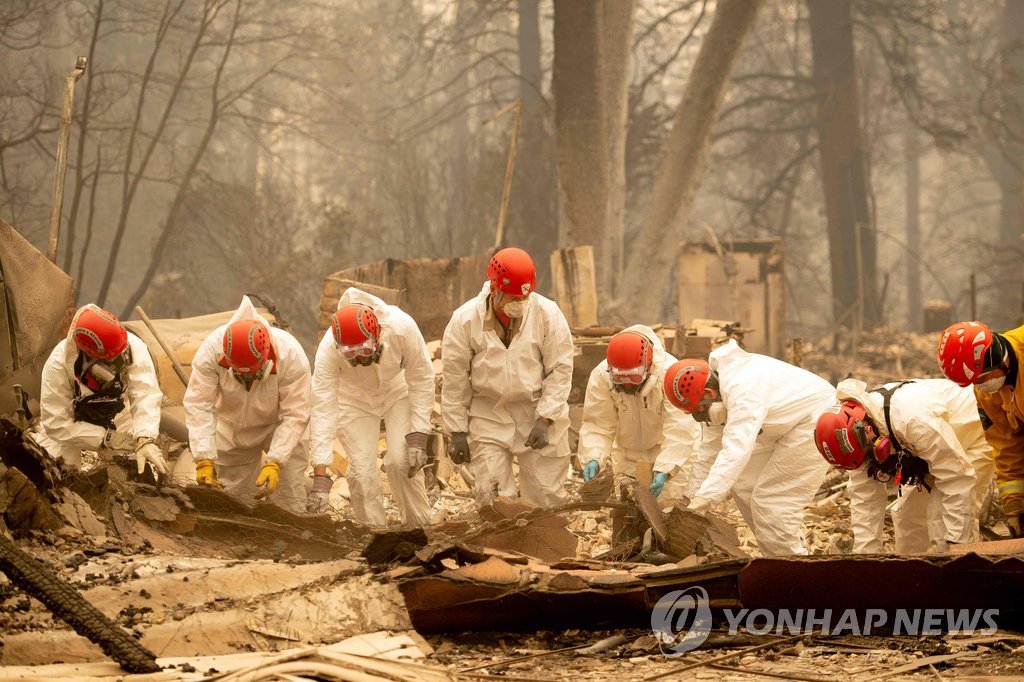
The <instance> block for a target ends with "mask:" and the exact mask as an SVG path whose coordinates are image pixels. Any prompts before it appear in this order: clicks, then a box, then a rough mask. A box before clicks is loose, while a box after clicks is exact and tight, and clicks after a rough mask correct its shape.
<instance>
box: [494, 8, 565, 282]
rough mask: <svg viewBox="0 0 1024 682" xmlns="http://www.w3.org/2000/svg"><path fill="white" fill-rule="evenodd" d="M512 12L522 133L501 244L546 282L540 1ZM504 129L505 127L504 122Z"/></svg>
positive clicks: (551, 224)
mask: <svg viewBox="0 0 1024 682" xmlns="http://www.w3.org/2000/svg"><path fill="white" fill-rule="evenodd" d="M516 12H517V15H518V19H519V27H518V30H517V32H516V37H517V44H518V51H519V100H520V101H521V102H522V107H523V112H522V130H521V132H520V138H519V150H518V154H517V160H516V169H515V174H514V175H513V180H512V182H513V184H512V198H511V206H510V211H511V213H510V215H509V226H508V233H507V235H506V239H505V241H506V242H507V243H508V244H515V245H516V246H520V247H522V248H524V249H526V251H527V252H529V253H531V254H533V256H534V260H535V262H536V263H537V268H538V271H539V272H538V274H539V279H540V280H541V282H543V283H545V284H547V283H550V279H549V277H548V275H549V270H550V264H549V262H548V259H547V257H546V255H547V254H549V253H551V252H552V251H554V250H555V249H557V248H558V202H557V195H556V182H557V178H556V175H555V161H554V155H553V154H552V152H551V144H549V143H550V137H551V135H550V132H549V130H548V127H547V126H546V125H545V123H546V120H547V118H546V109H547V102H545V100H544V96H543V91H542V87H543V81H544V73H543V70H542V68H541V35H540V0H520V2H519V3H517V8H516ZM506 125H507V123H506Z"/></svg>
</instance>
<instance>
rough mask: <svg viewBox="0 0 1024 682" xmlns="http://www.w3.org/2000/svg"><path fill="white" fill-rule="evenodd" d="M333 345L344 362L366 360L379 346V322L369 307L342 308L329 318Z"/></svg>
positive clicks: (350, 305) (355, 305) (347, 306)
mask: <svg viewBox="0 0 1024 682" xmlns="http://www.w3.org/2000/svg"><path fill="white" fill-rule="evenodd" d="M331 333H332V334H333V335H334V345H335V347H336V348H337V349H338V350H339V351H341V354H342V355H343V356H344V357H345V359H346V360H356V359H359V358H368V357H370V356H372V355H373V354H374V353H376V352H377V348H378V346H379V345H380V333H381V332H380V321H379V320H378V319H377V315H376V314H375V313H374V312H373V310H372V309H371V308H370V307H369V306H365V305H361V304H358V303H352V304H349V305H345V306H342V307H341V308H339V309H338V311H337V312H336V313H334V316H333V317H332V318H331Z"/></svg>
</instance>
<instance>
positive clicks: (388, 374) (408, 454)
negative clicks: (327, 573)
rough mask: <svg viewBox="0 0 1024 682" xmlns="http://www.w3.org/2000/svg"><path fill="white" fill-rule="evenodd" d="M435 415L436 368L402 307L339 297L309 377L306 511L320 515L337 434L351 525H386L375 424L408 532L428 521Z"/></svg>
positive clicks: (353, 295)
mask: <svg viewBox="0 0 1024 682" xmlns="http://www.w3.org/2000/svg"><path fill="white" fill-rule="evenodd" d="M433 408H434V367H433V365H432V364H431V362H430V356H429V354H428V353H427V344H426V343H425V342H424V341H423V335H422V334H420V330H419V328H418V327H417V326H416V322H415V321H414V320H413V319H412V318H411V317H410V316H409V315H408V314H406V313H405V312H403V311H402V310H401V309H400V308H399V307H397V306H393V305H388V304H386V303H384V301H382V300H380V299H379V298H377V297H375V296H371V295H370V294H367V293H365V292H363V291H360V290H359V289H356V288H350V289H348V290H346V291H345V293H344V294H342V296H341V301H339V303H338V310H337V312H336V313H335V314H334V316H333V317H332V318H331V329H330V330H329V331H328V332H327V333H326V334H324V337H323V339H322V340H321V341H320V347H319V348H318V349H317V352H316V367H315V370H314V372H313V416H312V418H311V426H310V431H311V434H312V442H313V473H314V477H313V489H312V490H311V491H310V493H309V511H311V512H323V511H325V510H326V508H327V497H328V494H329V493H330V490H331V479H330V477H329V476H328V474H327V467H328V466H329V465H330V463H331V458H332V456H333V454H334V447H333V446H334V437H335V435H337V436H338V438H339V439H340V440H341V442H342V445H344V447H345V452H346V453H347V454H348V457H349V466H348V473H347V479H348V487H349V493H350V495H351V500H352V512H353V515H354V516H355V518H356V519H357V520H359V521H362V522H364V523H369V524H372V525H374V526H383V525H385V523H386V518H385V516H384V491H383V489H382V487H381V482H380V468H379V466H378V463H377V444H378V442H379V440H380V421H381V419H383V420H384V426H385V429H386V432H387V453H386V454H385V456H384V470H385V472H387V477H388V483H389V484H390V486H391V490H392V494H393V495H394V497H395V500H396V502H397V503H398V508H399V511H400V512H401V514H402V523H403V524H404V525H406V526H423V525H424V524H426V523H427V522H428V521H430V504H429V502H428V501H427V489H426V485H425V483H424V475H423V467H424V466H425V465H426V463H427V450H426V448H427V442H428V439H429V437H430V432H431V431H432V427H431V424H430V413H431V410H433Z"/></svg>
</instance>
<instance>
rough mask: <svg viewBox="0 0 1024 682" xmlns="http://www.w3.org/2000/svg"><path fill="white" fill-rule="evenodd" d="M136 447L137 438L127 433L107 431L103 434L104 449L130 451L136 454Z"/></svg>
mask: <svg viewBox="0 0 1024 682" xmlns="http://www.w3.org/2000/svg"><path fill="white" fill-rule="evenodd" d="M135 445H136V442H135V436H133V435H132V434H130V433H128V432H127V431H117V430H115V429H107V432H106V433H105V434H103V447H105V448H107V449H108V450H128V451H130V452H135Z"/></svg>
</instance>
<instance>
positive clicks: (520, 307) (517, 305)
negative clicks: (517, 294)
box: [501, 301, 526, 317]
mask: <svg viewBox="0 0 1024 682" xmlns="http://www.w3.org/2000/svg"><path fill="white" fill-rule="evenodd" d="M501 309H502V310H504V311H505V314H506V315H508V316H509V317H522V316H523V315H525V314H526V301H509V302H508V303H506V304H505V305H503V306H502V307H501Z"/></svg>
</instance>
